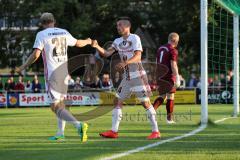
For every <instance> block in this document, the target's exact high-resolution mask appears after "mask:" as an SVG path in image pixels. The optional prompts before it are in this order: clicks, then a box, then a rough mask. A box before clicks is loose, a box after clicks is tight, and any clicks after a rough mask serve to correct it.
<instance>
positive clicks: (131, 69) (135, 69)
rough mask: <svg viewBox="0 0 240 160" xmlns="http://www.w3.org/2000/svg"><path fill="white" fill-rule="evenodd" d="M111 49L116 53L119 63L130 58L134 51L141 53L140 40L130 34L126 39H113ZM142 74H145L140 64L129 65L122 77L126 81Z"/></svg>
mask: <svg viewBox="0 0 240 160" xmlns="http://www.w3.org/2000/svg"><path fill="white" fill-rule="evenodd" d="M112 47H113V48H114V49H115V50H116V51H117V52H118V54H119V56H120V58H121V61H126V60H128V59H130V58H132V57H133V56H134V54H135V53H134V52H135V51H141V52H142V51H143V49H142V44H141V40H140V38H139V36H138V35H136V34H130V35H129V36H128V38H127V39H124V38H123V37H120V38H117V39H115V40H114V42H113V44H112ZM143 74H146V73H145V71H144V69H143V67H142V63H141V62H139V63H134V64H129V65H127V66H126V67H125V69H124V77H125V78H127V79H132V78H137V77H140V76H141V75H143Z"/></svg>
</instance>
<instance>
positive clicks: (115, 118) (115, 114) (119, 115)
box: [112, 107, 122, 132]
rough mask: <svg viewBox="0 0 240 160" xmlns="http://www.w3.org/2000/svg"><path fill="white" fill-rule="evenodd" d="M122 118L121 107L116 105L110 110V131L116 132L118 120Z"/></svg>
mask: <svg viewBox="0 0 240 160" xmlns="http://www.w3.org/2000/svg"><path fill="white" fill-rule="evenodd" d="M121 120H122V109H121V107H116V108H114V109H113V111H112V131H114V132H118V127H119V124H120V121H121Z"/></svg>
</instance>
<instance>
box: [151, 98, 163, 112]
mask: <svg viewBox="0 0 240 160" xmlns="http://www.w3.org/2000/svg"><path fill="white" fill-rule="evenodd" d="M163 102H164V99H163V98H162V97H158V98H157V99H155V101H154V103H153V108H154V109H155V110H157V109H158V107H159V106H160V105H162V104H163Z"/></svg>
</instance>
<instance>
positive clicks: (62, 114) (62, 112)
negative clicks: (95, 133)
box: [56, 108, 81, 128]
mask: <svg viewBox="0 0 240 160" xmlns="http://www.w3.org/2000/svg"><path fill="white" fill-rule="evenodd" d="M56 115H57V116H58V118H60V119H63V120H65V121H67V122H69V123H72V124H73V125H74V126H75V127H76V128H80V127H81V123H80V122H79V121H78V120H77V119H76V118H75V117H74V116H73V115H72V114H71V113H70V112H69V111H68V110H66V109H65V108H58V109H57V110H56Z"/></svg>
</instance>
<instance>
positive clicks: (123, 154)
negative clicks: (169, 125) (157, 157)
mask: <svg viewBox="0 0 240 160" xmlns="http://www.w3.org/2000/svg"><path fill="white" fill-rule="evenodd" d="M232 118H236V117H226V118H222V119H219V120H216V121H214V123H220V122H223V121H225V120H227V119H232ZM206 127H207V125H206V124H203V125H201V126H200V127H198V128H197V129H195V130H193V131H191V132H189V133H186V134H184V135H181V136H178V137H173V138H169V139H165V140H161V141H159V142H156V143H152V144H149V145H146V146H143V147H138V148H135V149H132V150H129V151H126V152H123V153H119V154H115V155H113V156H109V157H105V158H102V159H101V160H112V159H116V158H121V157H124V156H127V155H130V154H133V153H137V152H141V151H143V150H146V149H149V148H152V147H156V146H158V145H161V144H164V143H167V142H172V141H176V140H179V139H182V138H186V137H190V136H193V135H195V134H197V133H199V132H201V131H203V130H204V129H205V128H206Z"/></svg>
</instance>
